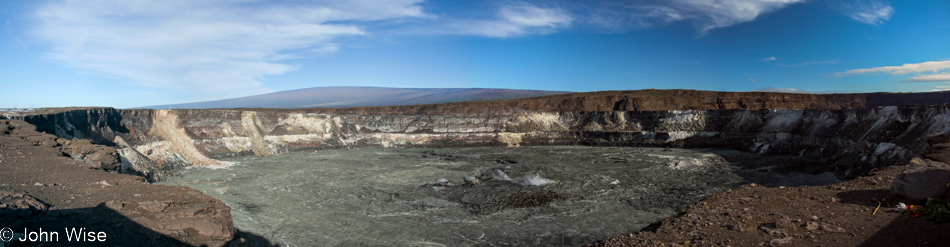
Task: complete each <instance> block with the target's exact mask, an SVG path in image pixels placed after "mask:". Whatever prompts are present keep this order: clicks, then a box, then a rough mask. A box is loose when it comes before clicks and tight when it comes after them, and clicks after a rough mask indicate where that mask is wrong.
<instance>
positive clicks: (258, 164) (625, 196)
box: [165, 146, 839, 246]
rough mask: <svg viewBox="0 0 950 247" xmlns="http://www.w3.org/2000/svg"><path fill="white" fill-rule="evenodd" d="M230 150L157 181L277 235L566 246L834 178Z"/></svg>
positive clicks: (522, 158)
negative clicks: (698, 207)
mask: <svg viewBox="0 0 950 247" xmlns="http://www.w3.org/2000/svg"><path fill="white" fill-rule="evenodd" d="M230 161H237V162H239V164H238V165H236V166H233V167H231V168H229V169H219V170H212V169H203V168H195V169H190V170H185V171H183V172H182V175H181V176H178V177H173V178H171V179H169V180H168V181H167V182H165V183H168V184H175V185H184V186H189V187H192V188H195V189H198V190H200V191H202V192H204V193H205V194H208V195H211V196H214V197H216V198H218V199H220V200H222V201H224V202H225V203H227V204H228V205H229V206H231V207H232V211H231V213H232V214H233V216H234V223H235V226H236V227H238V228H240V229H242V230H244V231H248V232H254V233H257V234H260V235H262V236H264V237H265V238H267V239H268V240H270V241H271V242H273V243H275V244H280V245H285V246H576V245H582V244H586V243H590V242H592V241H596V240H600V239H604V238H606V237H610V236H616V235H621V234H627V233H631V232H637V231H639V230H640V229H642V228H644V227H646V226H647V225H649V224H651V223H653V222H656V221H657V220H660V219H662V218H665V217H667V216H670V215H673V214H675V213H676V212H679V211H680V210H682V209H683V208H685V207H687V206H689V205H691V204H693V203H696V202H697V201H699V200H701V199H703V198H705V197H707V196H710V195H712V194H715V193H718V192H720V191H723V190H726V189H730V188H735V187H736V186H738V185H741V184H746V183H758V184H763V185H766V186H782V185H792V186H797V185H826V184H832V183H835V182H839V181H838V180H837V179H835V178H834V176H831V175H830V174H828V173H820V172H819V171H817V170H807V168H808V167H813V166H811V165H812V164H817V163H814V162H811V161H809V160H805V159H801V158H797V157H776V156H771V157H760V156H757V155H753V154H748V153H743V152H738V151H731V150H711V149H692V150H691V149H664V148H640V147H585V146H544V147H523V148H516V149H511V148H494V147H482V148H442V149H430V148H414V149H374V148H370V149H360V150H319V151H316V152H301V153H288V154H283V155H280V156H271V157H245V158H237V159H233V160H230ZM792 167H804V168H802V169H798V168H795V169H792ZM501 173H504V175H502V174H501ZM505 176H507V177H508V178H510V180H506V179H504V178H503V177H505ZM466 177H468V178H467V179H465V178H466ZM440 179H445V180H447V181H445V180H440ZM473 179H475V180H477V182H475V183H472V182H466V181H465V180H469V181H472V180H473Z"/></svg>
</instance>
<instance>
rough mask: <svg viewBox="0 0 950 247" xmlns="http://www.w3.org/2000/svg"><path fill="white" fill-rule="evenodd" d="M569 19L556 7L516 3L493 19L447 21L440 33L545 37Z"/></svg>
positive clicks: (569, 17)
mask: <svg viewBox="0 0 950 247" xmlns="http://www.w3.org/2000/svg"><path fill="white" fill-rule="evenodd" d="M573 20H574V18H573V17H571V16H570V15H568V14H567V13H566V12H564V11H562V10H561V9H558V8H542V7H538V6H536V5H532V4H528V3H518V4H512V5H508V6H504V7H502V8H500V10H498V17H497V18H495V19H486V20H449V21H447V24H446V27H444V28H443V29H445V30H443V31H442V32H443V33H456V34H467V35H478V36H486V37H514V36H523V35H527V34H548V33H551V32H554V31H557V30H559V29H561V28H565V27H568V26H570V24H571V22H572V21H573Z"/></svg>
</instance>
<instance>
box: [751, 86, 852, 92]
mask: <svg viewBox="0 0 950 247" xmlns="http://www.w3.org/2000/svg"><path fill="white" fill-rule="evenodd" d="M755 92H776V93H801V94H831V93H856V92H858V91H840V90H828V91H812V90H802V89H797V88H774V87H766V88H760V89H758V90H756V91H755Z"/></svg>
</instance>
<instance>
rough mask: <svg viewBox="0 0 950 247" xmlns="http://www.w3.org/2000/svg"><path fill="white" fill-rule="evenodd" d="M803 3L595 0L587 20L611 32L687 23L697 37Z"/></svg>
mask: <svg viewBox="0 0 950 247" xmlns="http://www.w3.org/2000/svg"><path fill="white" fill-rule="evenodd" d="M801 2H805V0H670V1H636V2H619V1H606V0H605V1H594V2H592V3H590V5H589V6H587V9H588V10H587V12H589V13H588V16H589V21H590V22H591V23H593V24H594V25H599V26H604V27H607V28H610V29H618V30H623V29H628V28H644V27H651V26H655V25H661V24H668V23H671V22H677V21H690V22H692V23H693V24H694V25H695V26H696V27H697V29H699V33H700V35H705V34H706V33H708V32H709V30H712V29H715V28H722V27H728V26H732V25H735V24H739V23H744V22H749V21H753V20H755V19H756V18H758V17H759V16H761V15H763V14H766V13H769V12H772V11H776V10H778V9H782V8H784V7H786V6H789V5H791V4H795V3H801Z"/></svg>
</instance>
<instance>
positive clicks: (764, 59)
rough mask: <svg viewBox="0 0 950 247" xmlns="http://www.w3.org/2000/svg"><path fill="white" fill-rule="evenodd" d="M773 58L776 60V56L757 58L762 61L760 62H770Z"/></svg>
mask: <svg viewBox="0 0 950 247" xmlns="http://www.w3.org/2000/svg"><path fill="white" fill-rule="evenodd" d="M775 60H778V58H775V57H767V58H762V59H759V61H762V62H771V61H775Z"/></svg>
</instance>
